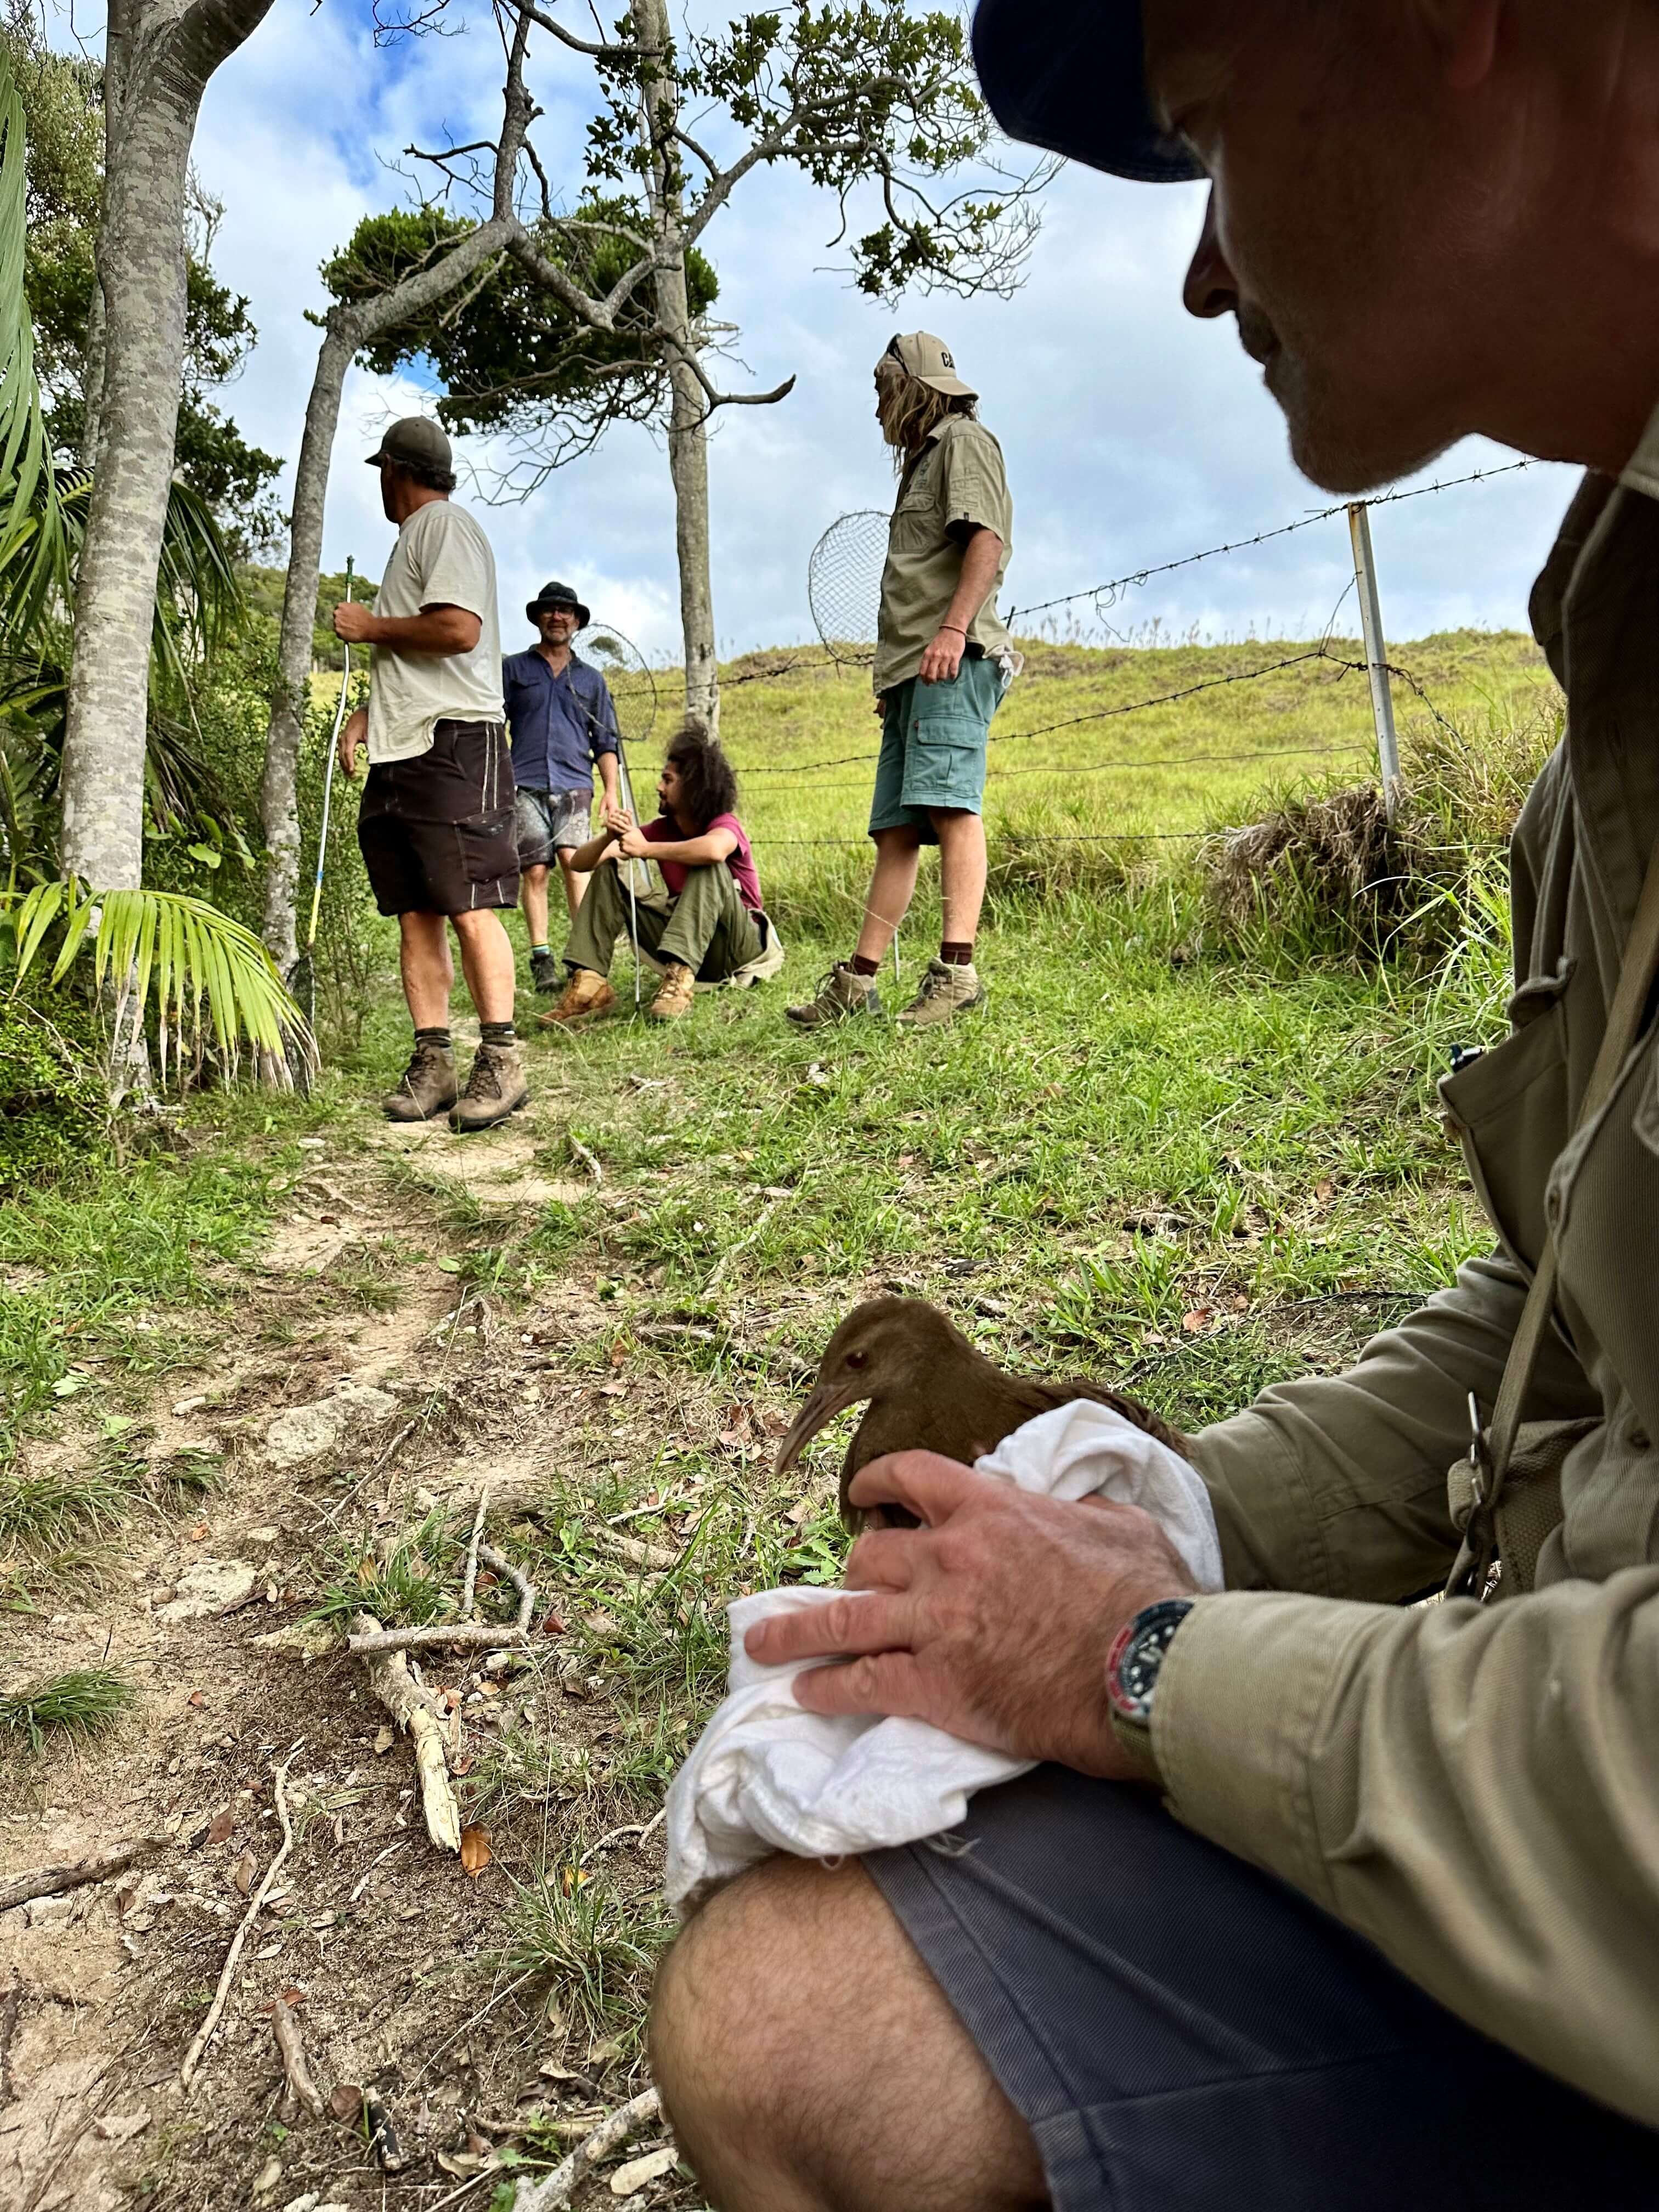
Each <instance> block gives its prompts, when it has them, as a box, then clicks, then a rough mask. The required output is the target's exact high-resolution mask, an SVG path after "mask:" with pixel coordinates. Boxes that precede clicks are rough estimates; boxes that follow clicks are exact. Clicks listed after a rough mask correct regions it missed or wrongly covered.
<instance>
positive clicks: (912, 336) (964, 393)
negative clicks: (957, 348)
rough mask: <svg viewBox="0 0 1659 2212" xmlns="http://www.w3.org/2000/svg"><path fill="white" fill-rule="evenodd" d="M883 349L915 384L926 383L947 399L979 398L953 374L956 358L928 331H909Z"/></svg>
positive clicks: (955, 373) (968, 385) (941, 340)
mask: <svg viewBox="0 0 1659 2212" xmlns="http://www.w3.org/2000/svg"><path fill="white" fill-rule="evenodd" d="M887 350H888V352H889V353H890V354H891V355H892V356H893V358H894V360H895V361H896V362H898V363H899V364H900V366H901V367H902V368H907V369H908V370H909V372H910V374H911V375H912V376H914V377H915V379H916V380H917V382H918V383H919V384H926V385H927V386H930V387H931V388H932V389H933V391H935V392H944V393H945V395H946V397H947V398H951V399H977V398H979V394H978V392H975V389H974V387H973V386H972V385H971V384H964V383H963V380H962V379H961V378H960V377H959V376H958V375H957V363H956V356H955V355H954V354H953V353H952V352H951V349H950V347H949V346H948V345H946V344H945V341H944V339H943V338H936V337H934V336H933V332H932V331H910V332H909V333H908V335H907V336H904V337H896V338H895V339H894V340H893V343H891V345H890V346H889V347H888V349H887Z"/></svg>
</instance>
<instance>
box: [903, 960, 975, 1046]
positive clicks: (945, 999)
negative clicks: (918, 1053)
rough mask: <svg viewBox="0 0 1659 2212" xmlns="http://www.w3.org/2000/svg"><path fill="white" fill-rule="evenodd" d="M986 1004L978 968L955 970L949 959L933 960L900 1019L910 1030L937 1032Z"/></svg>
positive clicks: (904, 1026)
mask: <svg viewBox="0 0 1659 2212" xmlns="http://www.w3.org/2000/svg"><path fill="white" fill-rule="evenodd" d="M984 1004H985V986H984V984H983V983H981V981H980V980H979V976H978V975H977V973H976V972H975V969H972V968H971V967H969V968H954V967H952V966H951V963H950V962H949V961H948V960H930V961H929V962H928V963H927V970H926V972H925V973H924V975H923V976H922V979H921V990H919V991H918V992H917V993H916V995H915V998H914V999H912V1000H911V1001H910V1003H909V1005H908V1006H906V1007H905V1009H904V1011H903V1012H902V1013H901V1014H900V1016H899V1018H898V1019H899V1024H900V1026H901V1027H902V1028H904V1029H907V1030H931V1029H937V1028H938V1027H939V1024H941V1023H944V1022H953V1021H954V1020H955V1019H956V1018H957V1015H958V1014H972V1013H977V1012H978V1011H979V1009H980V1008H981V1006H983V1005H984Z"/></svg>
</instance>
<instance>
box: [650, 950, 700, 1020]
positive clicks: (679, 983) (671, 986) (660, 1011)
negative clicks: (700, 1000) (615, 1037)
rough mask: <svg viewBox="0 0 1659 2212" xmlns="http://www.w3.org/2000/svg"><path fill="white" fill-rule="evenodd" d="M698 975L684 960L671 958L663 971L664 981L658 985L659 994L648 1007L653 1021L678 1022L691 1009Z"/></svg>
mask: <svg viewBox="0 0 1659 2212" xmlns="http://www.w3.org/2000/svg"><path fill="white" fill-rule="evenodd" d="M696 981H697V979H696V976H695V975H693V974H692V973H691V970H690V969H689V968H688V967H686V966H685V965H684V963H683V962H682V961H678V960H670V961H669V962H667V963H666V964H665V967H664V969H663V971H662V981H661V982H660V983H659V984H658V986H657V995H656V997H655V998H654V999H653V1000H652V1001H651V1004H650V1005H649V1006H647V1008H646V1010H645V1011H646V1013H647V1017H648V1018H649V1019H651V1020H652V1021H653V1022H677V1021H678V1020H679V1019H680V1018H681V1017H682V1016H683V1015H685V1014H689V1013H690V1011H691V997H692V994H693V992H694V991H695V990H696Z"/></svg>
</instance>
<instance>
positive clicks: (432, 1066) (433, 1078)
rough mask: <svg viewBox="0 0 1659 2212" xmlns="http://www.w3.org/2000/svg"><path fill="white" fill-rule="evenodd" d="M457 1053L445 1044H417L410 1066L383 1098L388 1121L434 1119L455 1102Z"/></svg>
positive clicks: (445, 1112) (381, 1105) (382, 1106)
mask: <svg viewBox="0 0 1659 2212" xmlns="http://www.w3.org/2000/svg"><path fill="white" fill-rule="evenodd" d="M455 1097H456V1091H455V1055H454V1054H453V1052H446V1051H445V1050H444V1049H443V1048H442V1046H441V1045H435V1044H416V1048H415V1049H414V1051H413V1052H412V1053H410V1055H409V1066H407V1067H406V1068H404V1072H403V1073H402V1074H401V1075H400V1076H399V1077H398V1080H397V1082H396V1083H395V1084H394V1085H393V1086H392V1089H391V1090H390V1091H387V1092H386V1097H384V1098H382V1099H381V1101H380V1111H381V1113H383V1114H384V1115H386V1120H387V1121H435V1120H436V1119H437V1117H438V1115H440V1114H447V1113H448V1111H449V1109H450V1108H451V1107H452V1106H453V1104H454V1103H455Z"/></svg>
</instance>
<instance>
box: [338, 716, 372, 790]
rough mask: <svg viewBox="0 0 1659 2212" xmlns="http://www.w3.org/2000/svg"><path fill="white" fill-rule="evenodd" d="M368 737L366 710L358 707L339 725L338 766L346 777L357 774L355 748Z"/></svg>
mask: <svg viewBox="0 0 1659 2212" xmlns="http://www.w3.org/2000/svg"><path fill="white" fill-rule="evenodd" d="M367 736H368V708H367V707H359V708H356V710H355V712H353V713H351V714H348V715H347V716H346V718H345V720H344V721H343V723H342V724H341V725H340V766H341V768H342V769H343V770H344V771H345V773H346V775H356V773H357V748H358V746H359V745H360V744H362V742H363V739H364V738H366V737H367Z"/></svg>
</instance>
